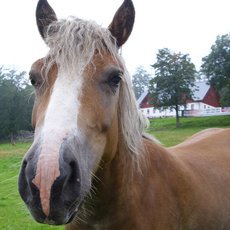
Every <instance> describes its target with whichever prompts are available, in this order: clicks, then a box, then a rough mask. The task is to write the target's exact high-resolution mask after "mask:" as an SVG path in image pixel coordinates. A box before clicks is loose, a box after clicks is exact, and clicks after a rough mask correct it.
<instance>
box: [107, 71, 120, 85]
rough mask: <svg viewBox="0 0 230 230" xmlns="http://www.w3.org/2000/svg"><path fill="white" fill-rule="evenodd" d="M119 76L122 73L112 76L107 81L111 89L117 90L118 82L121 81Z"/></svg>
mask: <svg viewBox="0 0 230 230" xmlns="http://www.w3.org/2000/svg"><path fill="white" fill-rule="evenodd" d="M121 75H122V72H117V73H115V74H113V75H112V77H111V78H110V80H109V84H110V86H111V87H114V88H117V87H118V85H119V83H120V81H121Z"/></svg>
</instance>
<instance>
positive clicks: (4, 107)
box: [0, 67, 33, 139]
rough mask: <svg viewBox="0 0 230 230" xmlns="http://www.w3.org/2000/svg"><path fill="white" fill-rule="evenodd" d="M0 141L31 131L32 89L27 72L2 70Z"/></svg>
mask: <svg viewBox="0 0 230 230" xmlns="http://www.w3.org/2000/svg"><path fill="white" fill-rule="evenodd" d="M0 92H1V94H0V139H3V138H7V137H9V136H11V137H13V136H14V135H15V134H16V133H17V132H18V131H19V130H22V129H23V130H31V125H30V120H31V111H32V106H33V97H31V96H30V95H31V93H32V88H31V86H29V85H28V84H27V82H26V80H25V72H18V71H16V70H14V69H3V67H1V68H0Z"/></svg>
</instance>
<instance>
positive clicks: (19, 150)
mask: <svg viewBox="0 0 230 230" xmlns="http://www.w3.org/2000/svg"><path fill="white" fill-rule="evenodd" d="M210 127H230V116H222V117H204V118H182V119H181V126H180V128H177V129H176V128H175V119H174V118H165V119H152V120H150V127H149V128H148V130H147V132H149V133H151V134H154V136H155V137H156V138H157V139H159V140H160V141H161V142H162V144H163V145H165V146H171V145H174V144H177V143H179V142H181V141H183V140H185V139H186V138H187V137H189V136H191V135H192V134H194V133H195V132H197V131H200V130H202V129H205V128H210ZM29 146H30V144H28V143H27V144H22V143H17V144H16V145H14V146H13V145H10V144H0V229H1V230H2V229H3V230H27V229H28V230H31V229H32V230H34V229H35V230H45V229H63V227H52V226H46V225H42V224H38V223H36V222H35V221H34V220H33V219H32V217H31V216H30V214H29V212H28V210H27V209H26V207H25V205H24V203H23V202H22V200H21V198H20V196H19V194H18V190H17V178H18V172H19V168H20V164H21V160H22V158H23V154H24V153H25V152H26V150H27V149H28V148H29Z"/></svg>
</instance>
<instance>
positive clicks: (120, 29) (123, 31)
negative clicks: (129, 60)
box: [109, 0, 135, 47]
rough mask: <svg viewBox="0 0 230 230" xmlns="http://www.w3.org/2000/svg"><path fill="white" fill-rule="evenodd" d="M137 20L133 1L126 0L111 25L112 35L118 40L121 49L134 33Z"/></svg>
mask: <svg viewBox="0 0 230 230" xmlns="http://www.w3.org/2000/svg"><path fill="white" fill-rule="evenodd" d="M134 19H135V9H134V6H133V3H132V0H124V2H123V4H122V5H121V6H120V8H119V9H118V10H117V12H116V14H115V15H114V18H113V21H112V23H111V24H110V25H109V30H110V32H111V34H112V35H113V36H114V37H115V38H116V41H117V46H118V47H121V46H122V45H123V44H124V43H125V42H126V41H127V39H128V38H129V35H130V34H131V32H132V29H133V24H134Z"/></svg>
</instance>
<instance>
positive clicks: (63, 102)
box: [33, 73, 82, 216]
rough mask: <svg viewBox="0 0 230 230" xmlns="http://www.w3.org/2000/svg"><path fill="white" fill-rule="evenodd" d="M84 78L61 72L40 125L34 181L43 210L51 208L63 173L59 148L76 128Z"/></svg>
mask: <svg viewBox="0 0 230 230" xmlns="http://www.w3.org/2000/svg"><path fill="white" fill-rule="evenodd" d="M81 86H82V78H81V77H79V76H65V74H62V73H59V74H58V76H57V79H56V81H55V84H54V87H53V92H52V94H51V97H50V101H49V104H48V108H47V111H46V115H45V119H44V126H43V128H42V129H41V141H42V142H41V153H40V155H39V158H38V163H37V170H36V176H35V178H34V180H33V183H34V184H35V185H36V186H37V188H38V189H39V190H40V199H41V205H42V209H43V212H44V213H45V214H46V216H48V215H49V211H50V191H51V187H52V185H53V183H54V181H55V180H56V178H57V177H58V176H59V175H60V171H59V150H60V147H61V144H62V142H63V140H64V139H65V138H66V137H67V136H68V135H69V134H71V133H73V132H76V130H77V117H78V112H79V106H80V102H79V97H80V92H81Z"/></svg>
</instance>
